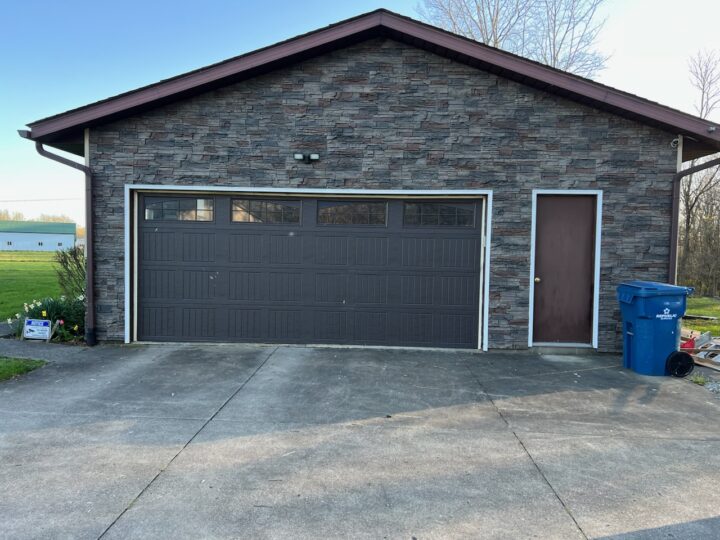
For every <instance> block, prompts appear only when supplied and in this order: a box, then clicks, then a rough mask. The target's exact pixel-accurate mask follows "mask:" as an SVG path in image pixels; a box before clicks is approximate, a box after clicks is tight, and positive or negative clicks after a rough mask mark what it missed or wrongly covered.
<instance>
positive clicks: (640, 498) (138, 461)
mask: <svg viewBox="0 0 720 540" xmlns="http://www.w3.org/2000/svg"><path fill="white" fill-rule="evenodd" d="M0 354H6V355H17V356H33V357H39V358H46V359H48V360H50V361H51V363H49V364H48V365H47V366H45V367H43V368H41V369H39V370H37V371H35V372H33V373H30V374H29V375H27V376H25V377H23V378H21V379H18V380H15V381H10V382H5V383H0V463H2V467H1V469H0V493H2V495H1V496H0V531H2V533H0V535H2V536H3V537H7V538H53V539H57V538H107V539H110V538H173V539H176V538H406V539H410V538H413V537H415V538H418V539H425V538H461V537H466V538H586V537H592V538H614V539H630V538H658V537H675V538H718V537H720V518H718V517H717V516H718V515H720V490H718V489H717V486H718V485H720V483H719V481H720V414H719V413H720V410H719V409H718V402H717V401H716V399H715V398H714V397H713V396H712V395H711V394H709V393H708V392H706V391H705V390H703V389H702V388H700V387H696V386H694V385H691V384H690V383H688V382H687V381H680V380H670V379H654V378H645V377H640V376H637V375H635V374H633V373H631V372H628V371H626V370H623V369H621V368H619V367H618V359H617V358H616V357H609V356H587V357H572V356H569V357H563V356H537V355H529V354H518V353H516V354H510V353H503V354H495V353H491V354H487V353H486V354H472V353H462V352H437V351H422V352H419V351H408V350H384V351H379V350H362V349H330V348H327V349H314V348H303V347H263V346H245V345H212V346H204V345H203V346H200V345H197V346H193V345H179V346H169V345H167V346H166V345H163V346H160V345H158V346H130V347H121V346H101V347H96V348H94V349H84V348H73V347H63V346H47V345H45V344H35V343H21V342H16V341H10V340H0Z"/></svg>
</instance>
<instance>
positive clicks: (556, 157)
mask: <svg viewBox="0 0 720 540" xmlns="http://www.w3.org/2000/svg"><path fill="white" fill-rule="evenodd" d="M674 136H675V135H673V134H671V133H667V132H664V131H660V130H658V129H656V128H652V127H649V126H644V125H642V124H638V123H635V122H633V121H630V120H627V119H624V118H621V117H619V116H614V115H612V114H608V113H605V112H600V111H598V110H595V109H592V108H589V107H586V106H583V105H580V104H577V103H575V102H573V101H569V100H566V99H563V98H560V97H557V96H554V95H552V94H547V93H544V92H542V91H539V90H536V89H533V88H530V87H526V86H523V85H521V84H517V83H515V82H512V81H509V80H507V79H503V78H500V77H497V76H495V75H492V74H489V73H487V72H483V71H480V70H477V69H474V68H471V67H468V66H466V65H463V64H460V63H456V62H453V61H451V60H448V59H445V58H443V57H440V56H436V55H434V54H431V53H428V52H426V51H423V50H420V49H417V48H414V47H411V46H409V45H405V44H402V43H399V42H396V41H392V40H389V39H373V40H370V41H366V42H363V43H361V44H358V45H354V46H352V47H349V48H345V49H341V50H337V51H334V52H331V53H329V54H326V55H324V56H321V57H318V58H314V59H311V60H307V61H305V62H302V63H300V64H296V65H294V66H291V67H287V68H283V69H281V70H278V71H275V72H272V73H269V74H265V75H262V76H259V77H257V78H254V79H251V80H247V81H244V82H240V83H237V84H234V85H232V86H228V87H225V88H222V89H219V90H214V91H211V92H208V93H206V94H203V95H200V96H197V97H193V98H190V99H187V100H184V101H181V102H177V103H174V104H170V105H165V106H163V107H160V108H157V109H154V110H152V111H149V112H147V113H144V114H142V115H139V116H136V117H132V118H127V119H123V120H119V121H116V122H113V123H109V124H106V125H104V126H100V127H96V128H92V129H91V131H90V165H91V167H92V170H93V178H94V180H93V181H94V185H95V192H94V220H95V231H96V244H95V257H96V289H97V292H96V295H97V331H98V338H99V339H103V340H117V339H122V337H123V316H124V313H123V303H124V296H123V295H124V292H123V291H124V283H123V257H124V254H123V234H124V232H123V186H124V184H133V183H142V184H183V185H198V186H202V185H223V186H238V187H242V186H275V187H312V188H324V187H327V188H379V189H438V188H447V189H459V188H485V189H492V190H493V193H494V208H493V231H492V247H491V249H492V255H491V274H490V317H489V334H490V343H489V345H490V347H491V348H524V347H527V325H528V301H529V300H528V284H529V271H530V269H529V264H530V221H531V194H532V190H533V189H566V188H572V189H602V190H603V196H604V205H603V231H602V261H601V292H600V327H599V332H600V349H601V350H618V349H619V348H620V347H621V342H620V335H619V331H620V325H619V322H618V321H619V312H618V309H617V302H616V300H615V287H616V285H617V284H618V283H619V282H620V281H622V280H626V279H631V278H634V279H648V280H660V281H664V280H667V278H668V258H669V244H670V219H671V218H670V216H671V179H672V175H673V174H674V172H675V164H676V161H675V160H676V154H675V151H674V150H673V149H671V148H670V144H669V143H670V141H671V139H673V138H674ZM299 150H306V151H312V152H318V153H319V154H320V156H321V159H320V161H319V162H317V163H314V164H312V165H305V164H301V163H300V164H299V163H297V162H296V161H295V160H294V159H293V157H292V154H293V151H299Z"/></svg>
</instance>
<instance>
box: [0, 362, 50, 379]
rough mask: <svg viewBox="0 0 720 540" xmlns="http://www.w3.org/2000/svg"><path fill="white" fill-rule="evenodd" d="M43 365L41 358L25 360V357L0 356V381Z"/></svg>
mask: <svg viewBox="0 0 720 540" xmlns="http://www.w3.org/2000/svg"><path fill="white" fill-rule="evenodd" d="M44 365H45V362H43V361H42V360H27V359H25V358H8V357H7V356H0V381H6V380H7V379H12V378H13V377H17V376H18V375H22V374H23V373H28V372H30V371H32V370H33V369H37V368H39V367H40V366H44Z"/></svg>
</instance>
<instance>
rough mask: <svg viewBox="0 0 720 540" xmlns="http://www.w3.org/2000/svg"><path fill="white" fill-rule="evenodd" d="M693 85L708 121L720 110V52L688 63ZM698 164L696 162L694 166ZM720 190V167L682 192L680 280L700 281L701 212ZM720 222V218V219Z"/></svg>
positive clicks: (684, 185) (706, 172)
mask: <svg viewBox="0 0 720 540" xmlns="http://www.w3.org/2000/svg"><path fill="white" fill-rule="evenodd" d="M688 66H689V70H690V82H691V83H692V85H693V87H695V89H696V90H697V92H698V100H697V102H696V103H695V111H696V112H697V114H698V116H700V117H701V118H708V117H709V116H710V115H711V114H712V113H713V112H715V111H716V110H720V52H718V51H699V52H698V53H696V54H695V56H693V57H691V58H690V60H689V62H688ZM697 162H698V160H693V161H692V163H691V166H694V165H696V164H697ZM718 187H720V167H712V168H710V169H706V170H704V171H701V172H699V173H696V174H693V175H689V176H687V177H686V178H685V179H684V180H683V183H682V186H681V189H680V202H681V214H682V220H683V221H682V227H681V231H680V232H681V243H680V261H679V262H680V265H679V266H680V276H681V278H682V280H683V281H686V282H692V281H694V278H695V277H697V272H698V269H697V268H695V267H694V265H693V264H692V261H693V260H697V258H696V257H695V258H693V257H691V253H692V251H693V250H694V249H704V246H700V245H697V246H694V245H693V241H694V240H698V239H700V238H705V237H706V235H705V234H702V231H700V232H698V231H696V230H695V229H696V228H697V227H707V226H708V218H707V217H704V218H703V219H699V216H698V215H697V214H698V208H699V207H700V206H703V205H705V206H707V205H706V203H705V201H704V199H705V198H707V197H710V196H714V195H715V194H714V193H713V192H714V191H715V190H716V189H717V188H718ZM718 219H720V217H719V218H718Z"/></svg>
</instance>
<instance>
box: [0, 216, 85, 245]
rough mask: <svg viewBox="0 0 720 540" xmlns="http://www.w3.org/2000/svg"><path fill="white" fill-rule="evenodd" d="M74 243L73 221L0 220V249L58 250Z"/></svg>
mask: <svg viewBox="0 0 720 540" xmlns="http://www.w3.org/2000/svg"><path fill="white" fill-rule="evenodd" d="M74 245H75V224H74V223H54V222H45V221H0V251H58V250H63V249H68V248H71V247H73V246H74Z"/></svg>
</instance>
